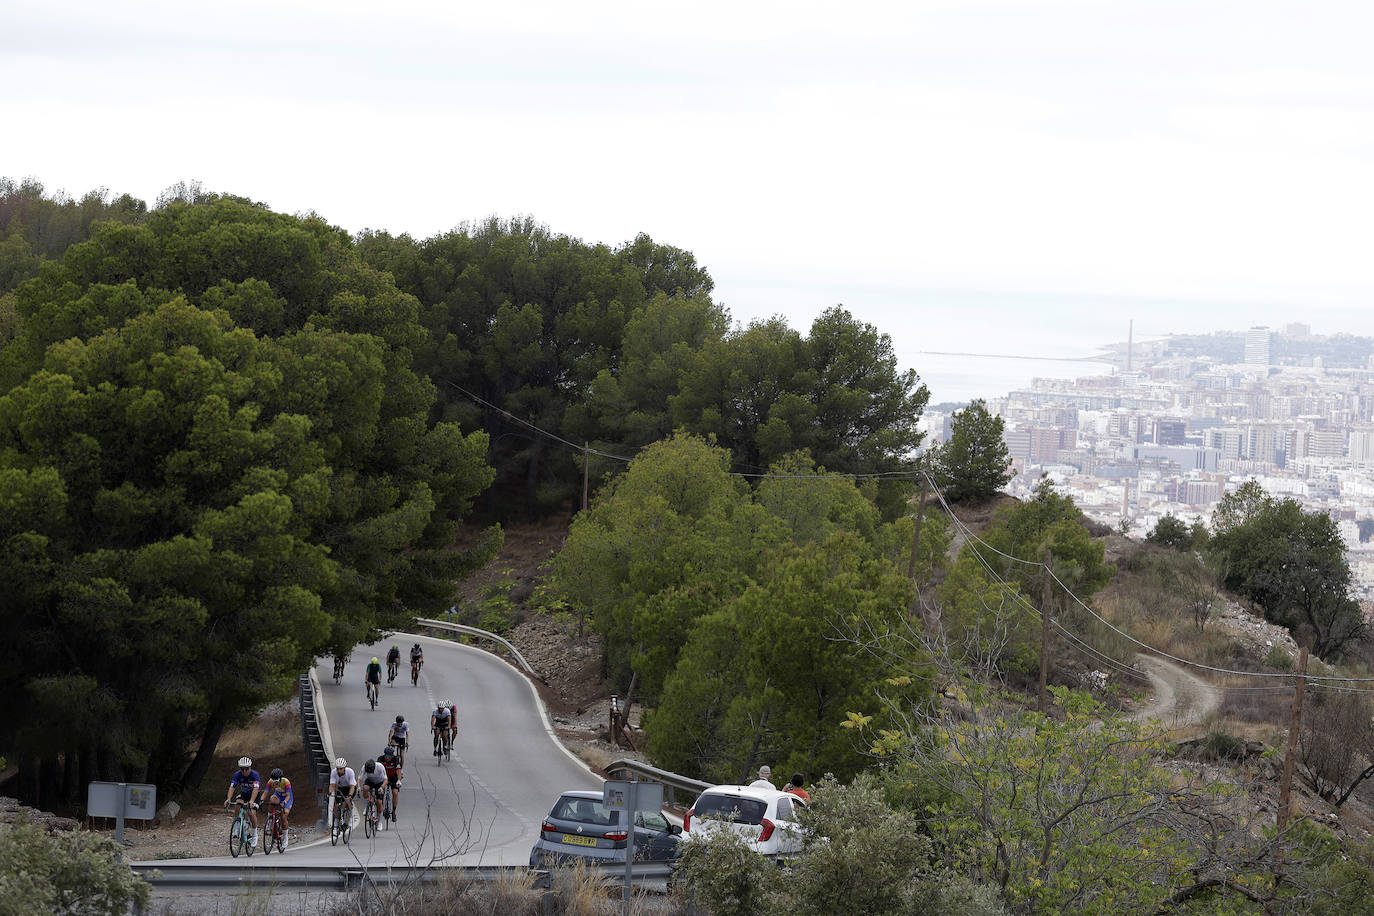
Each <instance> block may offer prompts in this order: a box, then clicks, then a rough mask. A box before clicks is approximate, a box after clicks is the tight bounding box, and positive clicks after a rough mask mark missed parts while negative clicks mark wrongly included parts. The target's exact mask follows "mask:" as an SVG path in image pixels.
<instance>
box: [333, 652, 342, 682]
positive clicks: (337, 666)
mask: <svg viewBox="0 0 1374 916" xmlns="http://www.w3.org/2000/svg"><path fill="white" fill-rule="evenodd" d="M343 672H344V659H343V656H336V657H335V658H334V683H336V684H342V683H343Z"/></svg>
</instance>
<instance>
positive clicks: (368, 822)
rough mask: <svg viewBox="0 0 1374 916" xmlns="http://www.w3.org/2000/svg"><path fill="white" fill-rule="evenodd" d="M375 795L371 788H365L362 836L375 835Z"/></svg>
mask: <svg viewBox="0 0 1374 916" xmlns="http://www.w3.org/2000/svg"><path fill="white" fill-rule="evenodd" d="M377 816H378V815H377V796H376V795H375V794H374V793H373V792H372V790H371V789H368V790H367V807H366V808H365V809H363V836H365V837H374V836H376V835H377Z"/></svg>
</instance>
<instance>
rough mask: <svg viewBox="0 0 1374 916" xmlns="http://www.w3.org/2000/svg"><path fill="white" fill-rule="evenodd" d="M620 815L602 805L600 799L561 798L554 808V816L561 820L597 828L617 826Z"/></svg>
mask: <svg viewBox="0 0 1374 916" xmlns="http://www.w3.org/2000/svg"><path fill="white" fill-rule="evenodd" d="M619 814H620V812H618V811H613V810H611V809H609V808H607V807H606V806H605V805H603V804H601V799H599V798H560V799H559V800H558V804H557V805H554V808H553V816H554V817H556V818H558V819H559V820H564V821H576V822H577V823H579V824H593V825H595V826H597V827H609V826H611V825H612V824H615V823H616V822H617V821H618V820H619Z"/></svg>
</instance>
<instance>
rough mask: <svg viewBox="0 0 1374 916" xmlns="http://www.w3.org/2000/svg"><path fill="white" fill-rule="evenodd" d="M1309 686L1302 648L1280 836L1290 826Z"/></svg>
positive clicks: (1281, 797)
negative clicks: (1300, 739)
mask: <svg viewBox="0 0 1374 916" xmlns="http://www.w3.org/2000/svg"><path fill="white" fill-rule="evenodd" d="M1306 685H1307V647H1306V646H1303V647H1302V654H1301V655H1299V656H1298V679H1297V683H1296V684H1295V685H1294V687H1293V711H1292V713H1291V714H1290V715H1289V719H1288V749H1287V750H1286V751H1285V752H1284V755H1283V779H1282V781H1281V782H1280V783H1279V817H1278V828H1279V835H1280V836H1282V835H1283V830H1284V828H1285V827H1287V826H1288V819H1289V816H1290V810H1289V809H1290V808H1292V806H1293V800H1292V792H1293V764H1294V760H1295V758H1296V757H1297V756H1298V735H1299V734H1300V733H1301V730H1302V695H1303V690H1304V688H1305V687H1306Z"/></svg>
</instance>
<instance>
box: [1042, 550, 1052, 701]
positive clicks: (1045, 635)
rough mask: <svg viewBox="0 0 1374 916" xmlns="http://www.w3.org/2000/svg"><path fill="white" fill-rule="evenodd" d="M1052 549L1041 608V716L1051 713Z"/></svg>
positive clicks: (1046, 568)
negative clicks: (1046, 684)
mask: <svg viewBox="0 0 1374 916" xmlns="http://www.w3.org/2000/svg"><path fill="white" fill-rule="evenodd" d="M1050 581H1051V580H1050V549H1049V548H1048V547H1046V548H1045V587H1044V590H1043V591H1042V592H1041V601H1040V603H1041V608H1040V715H1042V716H1047V715H1049V713H1050V703H1049V691H1048V690H1046V687H1045V683H1046V681H1048V680H1049V673H1050V606H1051V604H1052V602H1053V599H1054V593H1053V592H1052V591H1051V586H1050Z"/></svg>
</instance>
